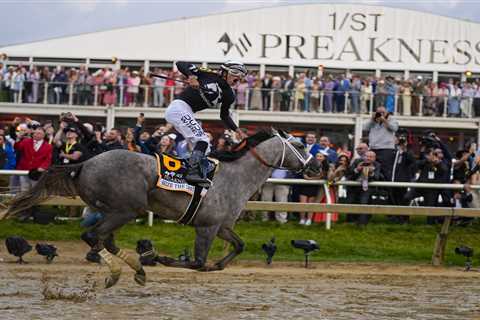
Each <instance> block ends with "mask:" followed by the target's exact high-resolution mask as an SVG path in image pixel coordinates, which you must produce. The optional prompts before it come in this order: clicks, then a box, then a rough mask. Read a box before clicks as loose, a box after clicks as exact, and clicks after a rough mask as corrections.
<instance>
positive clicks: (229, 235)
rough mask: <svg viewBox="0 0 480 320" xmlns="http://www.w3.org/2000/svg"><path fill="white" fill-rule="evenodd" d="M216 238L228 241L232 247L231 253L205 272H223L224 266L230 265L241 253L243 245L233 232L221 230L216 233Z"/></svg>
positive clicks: (226, 229) (229, 229)
mask: <svg viewBox="0 0 480 320" xmlns="http://www.w3.org/2000/svg"><path fill="white" fill-rule="evenodd" d="M217 236H218V237H219V238H220V239H223V240H225V241H228V242H229V243H230V244H231V245H232V246H233V251H232V252H230V253H229V254H227V255H226V256H225V257H223V258H222V259H221V260H220V261H218V262H216V263H215V264H214V266H213V268H210V269H209V270H207V271H215V270H223V269H224V268H225V266H226V265H227V264H228V263H230V261H232V260H233V259H234V258H235V257H236V256H238V255H239V254H240V253H242V252H243V249H244V247H245V243H244V242H243V240H242V239H240V237H239V236H238V235H237V234H236V233H235V232H233V230H232V229H231V228H221V229H220V230H219V231H218V234H217Z"/></svg>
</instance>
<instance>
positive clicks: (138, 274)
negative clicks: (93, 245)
mask: <svg viewBox="0 0 480 320" xmlns="http://www.w3.org/2000/svg"><path fill="white" fill-rule="evenodd" d="M103 243H104V246H105V249H107V250H108V252H110V253H112V254H114V255H116V256H117V257H118V258H120V259H121V260H122V261H123V262H125V263H126V264H127V265H128V266H129V267H130V268H132V269H133V270H134V271H135V277H134V279H135V282H136V283H138V284H139V285H141V286H144V285H145V283H146V282H147V276H146V274H145V270H143V267H142V264H141V263H140V261H139V260H138V259H136V258H135V257H134V256H132V255H131V254H130V253H128V252H127V251H125V250H123V249H120V248H118V247H117V246H116V244H115V238H114V236H113V234H110V236H109V237H108V238H107V239H105V241H104V242H103Z"/></svg>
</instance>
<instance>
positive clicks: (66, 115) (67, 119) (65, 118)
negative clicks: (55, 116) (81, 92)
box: [60, 112, 73, 122]
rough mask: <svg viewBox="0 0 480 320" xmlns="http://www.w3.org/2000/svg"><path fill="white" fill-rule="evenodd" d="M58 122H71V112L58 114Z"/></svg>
mask: <svg viewBox="0 0 480 320" xmlns="http://www.w3.org/2000/svg"><path fill="white" fill-rule="evenodd" d="M60 121H65V122H73V114H72V113H71V112H62V113H60Z"/></svg>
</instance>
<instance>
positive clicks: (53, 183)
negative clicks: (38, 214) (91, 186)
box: [0, 163, 83, 219]
mask: <svg viewBox="0 0 480 320" xmlns="http://www.w3.org/2000/svg"><path fill="white" fill-rule="evenodd" d="M82 166H83V164H82V163H78V164H73V165H68V166H51V167H50V168H49V169H48V170H47V172H45V173H44V174H42V176H41V177H40V179H39V180H38V182H37V183H36V184H35V186H34V187H32V188H31V189H30V190H28V191H25V192H22V193H20V194H19V195H17V196H15V198H13V199H12V200H11V201H10V202H9V203H8V209H7V212H6V213H5V214H4V215H3V217H1V216H0V219H5V218H9V217H13V216H15V215H16V214H18V213H19V212H22V211H24V210H27V209H29V208H31V207H33V206H35V205H37V204H39V203H41V202H43V201H45V200H47V199H48V198H50V197H51V196H66V197H68V196H70V197H73V196H77V195H78V192H77V188H76V186H75V180H76V179H78V176H79V175H80V171H81V169H82Z"/></svg>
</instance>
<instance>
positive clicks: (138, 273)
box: [92, 215, 147, 288]
mask: <svg viewBox="0 0 480 320" xmlns="http://www.w3.org/2000/svg"><path fill="white" fill-rule="evenodd" d="M115 218H117V219H116V220H115V219H114V218H113V219H110V220H107V219H103V220H102V221H101V222H100V223H99V224H97V225H96V226H95V227H94V228H93V230H92V232H93V233H94V234H95V237H96V238H97V239H98V242H97V244H96V245H95V246H94V250H96V251H98V253H99V254H100V256H101V257H102V258H103V260H104V261H105V263H106V264H107V266H108V268H109V269H110V276H109V277H107V278H106V279H105V287H106V288H110V287H112V286H114V285H115V284H116V283H117V282H118V280H119V279H120V276H121V273H122V268H121V266H120V264H119V263H118V262H117V261H116V260H115V259H114V257H113V255H115V256H117V257H118V258H120V259H121V260H122V261H124V262H125V263H126V264H127V265H128V266H129V267H131V268H132V269H133V270H135V277H134V279H135V282H137V283H138V284H140V285H142V286H143V285H145V283H146V281H147V279H146V274H145V271H144V270H143V267H142V265H141V264H140V261H138V260H137V259H135V258H134V257H133V256H131V255H130V254H129V253H127V252H126V251H124V250H122V249H120V248H118V247H117V246H116V245H115V239H114V236H113V231H114V230H116V229H118V228H120V227H121V226H123V225H124V224H125V223H127V222H128V221H129V220H131V218H132V217H130V216H127V217H125V216H120V215H117V216H116V217H115Z"/></svg>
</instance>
